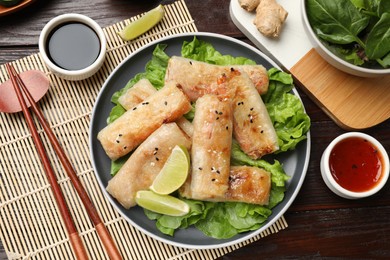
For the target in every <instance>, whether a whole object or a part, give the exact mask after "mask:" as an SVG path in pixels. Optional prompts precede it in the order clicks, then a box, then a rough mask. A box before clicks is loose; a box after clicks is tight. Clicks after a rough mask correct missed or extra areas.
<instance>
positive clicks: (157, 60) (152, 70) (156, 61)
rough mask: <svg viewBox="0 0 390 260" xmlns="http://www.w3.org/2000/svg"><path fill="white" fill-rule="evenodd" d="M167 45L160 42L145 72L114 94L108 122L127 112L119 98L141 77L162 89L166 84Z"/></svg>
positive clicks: (137, 75)
mask: <svg viewBox="0 0 390 260" xmlns="http://www.w3.org/2000/svg"><path fill="white" fill-rule="evenodd" d="M166 47H167V45H166V44H158V45H157V46H156V48H155V49H154V51H153V56H152V59H151V60H150V61H149V62H148V63H147V64H146V66H145V72H141V73H138V74H136V75H135V76H134V77H133V78H132V79H130V81H129V82H128V83H127V84H126V86H125V87H124V88H122V89H120V90H118V91H117V92H115V93H114V94H113V95H112V97H111V102H112V103H114V104H115V106H114V108H113V109H112V110H111V112H110V115H109V117H108V119H107V124H110V123H112V122H114V121H115V120H116V119H117V118H118V117H120V116H121V115H122V114H123V113H125V112H126V110H125V109H124V108H123V107H122V106H121V105H120V104H119V103H118V99H119V97H120V96H121V95H122V94H123V93H125V92H126V91H127V90H128V89H129V88H131V87H132V86H134V84H135V83H137V82H138V81H139V80H140V79H143V78H146V79H148V80H149V81H150V83H152V85H153V86H154V87H155V88H156V89H160V88H162V87H163V86H164V78H165V71H166V68H167V66H168V60H169V56H168V55H167V54H166V53H165V51H164V50H165V49H166Z"/></svg>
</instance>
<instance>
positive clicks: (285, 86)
mask: <svg viewBox="0 0 390 260" xmlns="http://www.w3.org/2000/svg"><path fill="white" fill-rule="evenodd" d="M268 76H269V79H270V83H269V87H268V91H267V93H266V94H264V95H263V96H262V99H263V101H264V103H265V106H266V108H267V110H268V114H269V115H270V118H271V121H272V123H273V125H274V128H275V130H276V133H277V135H278V143H279V147H280V149H279V151H277V152H276V153H280V152H286V151H289V150H293V149H295V147H296V145H297V144H298V143H299V142H301V141H302V140H304V139H306V135H305V134H306V133H307V132H308V131H309V129H310V124H311V123H310V117H309V116H308V115H307V114H306V112H305V110H304V107H303V105H302V102H301V101H300V99H299V98H298V97H297V96H295V95H293V94H291V93H290V91H291V90H292V88H293V87H294V85H293V79H292V76H291V75H290V74H288V73H285V72H283V71H280V70H278V69H276V68H271V69H270V70H269V71H268Z"/></svg>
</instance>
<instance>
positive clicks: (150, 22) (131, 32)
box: [118, 5, 165, 41]
mask: <svg viewBox="0 0 390 260" xmlns="http://www.w3.org/2000/svg"><path fill="white" fill-rule="evenodd" d="M164 13H165V11H164V7H163V5H158V6H157V7H156V8H154V9H152V10H150V11H148V12H146V13H145V14H144V15H143V16H141V17H140V18H139V19H137V20H135V21H134V22H131V23H130V24H128V25H127V26H126V27H125V28H124V29H123V30H122V31H120V32H118V35H119V36H120V37H121V38H122V39H123V40H124V41H129V40H132V39H134V38H137V37H138V36H140V35H141V34H144V33H145V32H147V31H149V30H150V29H151V28H152V27H153V26H155V25H156V24H158V23H159V22H160V21H161V19H162V18H163V16H164Z"/></svg>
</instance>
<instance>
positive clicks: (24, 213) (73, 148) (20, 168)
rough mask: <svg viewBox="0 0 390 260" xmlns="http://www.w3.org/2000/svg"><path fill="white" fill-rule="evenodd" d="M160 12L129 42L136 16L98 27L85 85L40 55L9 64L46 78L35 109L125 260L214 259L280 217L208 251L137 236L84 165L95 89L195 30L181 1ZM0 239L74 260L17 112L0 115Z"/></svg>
mask: <svg viewBox="0 0 390 260" xmlns="http://www.w3.org/2000/svg"><path fill="white" fill-rule="evenodd" d="M165 10H166V15H165V17H164V19H163V20H162V22H161V23H160V24H159V25H157V26H156V27H155V28H154V29H152V30H151V31H150V32H148V33H147V34H145V35H144V36H143V37H141V38H139V39H137V40H135V41H132V42H128V43H124V42H123V41H122V40H121V39H120V38H119V37H118V36H117V35H116V32H117V31H118V30H120V29H122V28H123V27H124V26H125V25H126V24H128V23H129V22H130V21H132V20H134V19H136V18H137V17H133V18H131V19H129V20H125V21H122V22H119V23H117V24H114V25H112V26H109V27H107V28H104V32H105V34H106V37H107V44H108V45H107V46H108V51H107V58H106V61H105V63H104V65H103V67H102V68H101V70H100V71H99V72H98V73H97V74H96V75H94V76H93V77H91V78H89V79H86V80H82V81H75V82H74V81H66V80H62V79H60V78H58V77H56V76H54V75H53V74H51V73H50V72H49V71H48V69H47V68H46V66H45V65H44V62H43V60H42V59H41V56H40V54H38V53H37V54H34V55H31V56H28V57H25V58H23V59H20V60H17V61H15V62H13V65H14V66H15V68H16V70H17V71H19V72H22V71H26V70H32V69H36V70H41V71H43V72H45V73H46V74H47V76H48V77H49V79H50V81H51V87H50V89H49V91H48V93H47V94H46V95H45V97H44V98H43V99H42V100H41V101H40V102H39V105H40V107H41V109H42V110H43V112H44V114H45V116H46V118H47V120H48V121H49V123H50V124H51V127H52V129H53V131H54V132H55V134H56V135H57V137H58V139H59V141H60V143H61V144H62V146H63V147H64V149H65V151H67V154H68V156H69V159H70V161H71V163H72V164H73V166H74V168H75V170H76V172H77V173H78V176H79V178H80V180H81V182H82V184H83V185H84V187H85V188H86V190H87V192H88V194H89V196H90V198H91V199H92V202H93V203H94V205H95V206H96V208H97V210H98V212H100V215H101V217H102V219H103V221H104V223H105V224H106V226H107V228H108V231H109V232H110V233H111V235H112V237H113V239H114V240H115V242H116V243H117V245H118V247H119V250H120V252H121V254H122V255H123V256H124V258H125V259H215V258H217V257H220V256H222V255H224V254H226V253H228V252H231V251H233V250H235V249H238V248H240V247H242V246H245V245H247V244H249V243H252V242H254V241H256V240H258V239H260V238H261V237H264V236H267V235H270V234H272V233H276V232H278V231H280V230H282V229H285V228H286V227H287V223H286V221H285V219H284V217H282V218H280V219H279V220H278V221H277V222H276V223H275V224H274V225H272V226H271V227H270V228H268V229H267V230H265V231H264V232H262V233H261V234H259V235H258V236H256V237H253V238H252V239H249V240H247V241H244V242H242V243H240V244H237V245H235V246H230V247H224V248H220V249H207V250H195V249H185V248H180V247H175V246H171V245H168V244H165V243H163V242H160V241H158V240H155V239H153V238H151V237H149V236H147V235H145V234H143V233H142V232H140V231H138V230H137V229H135V228H134V227H133V226H131V225H130V224H129V223H127V222H126V221H125V220H124V219H123V218H122V217H121V216H120V215H119V213H117V212H116V211H115V210H114V208H113V207H112V206H111V205H110V203H109V202H108V200H107V199H106V198H105V197H104V195H103V192H102V191H101V189H100V186H99V184H98V182H97V179H96V177H95V174H94V170H93V168H92V164H91V160H90V154H89V143H88V140H89V137H88V134H89V123H90V119H91V111H92V108H93V105H94V102H95V99H96V97H97V95H98V93H99V90H100V88H101V86H102V85H103V83H104V81H105V80H106V78H107V77H108V76H109V75H110V73H111V72H112V71H113V70H114V68H115V67H116V66H117V65H118V64H119V63H120V62H121V61H122V60H123V59H124V58H125V57H127V56H128V55H129V54H131V53H132V52H134V51H136V50H137V49H138V48H140V47H141V46H143V45H145V44H147V43H149V42H151V41H153V40H156V39H159V38H161V37H164V36H168V35H173V34H179V33H184V32H196V31H197V28H196V26H195V23H194V20H193V19H192V17H191V15H190V14H189V12H188V9H187V6H186V4H185V2H184V0H180V1H176V2H174V3H172V4H170V5H166V6H165ZM7 79H8V76H7V73H6V70H5V66H4V65H2V66H1V67H0V83H2V82H4V81H6V80H7ZM36 123H37V120H36ZM38 130H39V133H40V136H41V138H42V139H43V142H44V145H45V148H46V150H47V151H48V153H49V158H50V160H51V161H52V166H53V169H54V171H55V172H56V174H57V180H58V183H59V184H60V186H61V188H62V191H63V193H64V196H65V199H66V201H67V203H68V205H69V208H70V211H71V214H72V217H73V219H74V221H75V225H76V228H77V229H78V230H79V233H80V235H81V238H82V239H83V242H84V244H85V245H86V248H87V250H88V254H89V255H90V257H91V259H107V258H108V256H107V255H106V253H105V251H104V249H103V247H102V245H101V243H100V240H99V237H98V235H97V233H96V230H95V229H94V226H93V223H92V222H91V221H90V219H89V217H88V214H87V212H86V211H85V210H84V207H83V204H82V202H81V200H80V199H79V198H78V196H77V194H76V192H75V190H74V188H73V186H72V184H71V181H70V179H69V178H68V177H67V175H66V173H65V171H64V170H63V169H62V166H61V164H60V162H59V161H58V159H57V158H56V157H55V153H54V151H53V150H52V148H51V146H50V145H49V143H47V142H45V140H46V137H45V134H44V133H43V131H42V129H40V128H39V129H38ZM0 235H1V241H2V243H3V245H4V248H5V250H6V252H7V255H8V257H9V258H10V259H74V256H73V253H72V249H71V246H70V242H69V240H68V238H67V234H66V231H65V229H64V225H63V222H62V219H61V217H60V215H59V212H58V208H57V205H56V203H55V201H54V197H53V194H52V191H51V189H50V186H49V183H48V181H47V179H46V175H45V173H44V170H43V168H42V165H41V163H40V159H39V156H38V154H37V151H36V150H35V148H34V143H33V140H32V137H31V135H30V133H29V130H28V127H27V125H26V123H25V120H24V117H23V114H22V113H17V114H5V113H0Z"/></svg>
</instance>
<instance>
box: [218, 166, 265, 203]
mask: <svg viewBox="0 0 390 260" xmlns="http://www.w3.org/2000/svg"><path fill="white" fill-rule="evenodd" d="M270 191H271V174H270V173H269V172H267V171H265V170H264V169H261V168H258V167H249V166H232V167H231V168H230V179H229V189H228V191H227V193H226V201H237V202H246V203H252V204H258V205H267V204H268V202H269V196H270Z"/></svg>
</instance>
